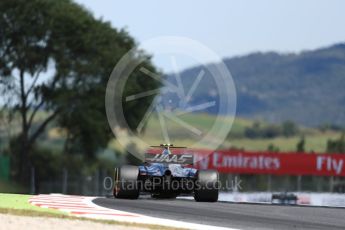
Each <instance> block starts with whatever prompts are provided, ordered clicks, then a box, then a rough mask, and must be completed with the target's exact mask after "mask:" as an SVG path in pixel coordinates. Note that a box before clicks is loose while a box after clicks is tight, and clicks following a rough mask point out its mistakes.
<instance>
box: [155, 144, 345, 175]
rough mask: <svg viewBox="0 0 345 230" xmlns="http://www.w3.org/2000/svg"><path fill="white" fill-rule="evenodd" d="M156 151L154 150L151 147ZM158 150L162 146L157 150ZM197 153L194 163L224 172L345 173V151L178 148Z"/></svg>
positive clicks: (275, 173) (202, 167)
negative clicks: (252, 150)
mask: <svg viewBox="0 0 345 230" xmlns="http://www.w3.org/2000/svg"><path fill="white" fill-rule="evenodd" d="M151 152H152V151H151ZM153 152H154V153H158V150H153ZM174 153H176V154H190V153H192V154H193V155H194V167H196V168H199V169H216V170H218V171H219V172H221V173H238V174H272V175H315V176H345V165H344V161H345V154H317V153H271V152H245V151H239V150H219V151H212V152H210V151H207V150H188V149H185V150H176V151H174Z"/></svg>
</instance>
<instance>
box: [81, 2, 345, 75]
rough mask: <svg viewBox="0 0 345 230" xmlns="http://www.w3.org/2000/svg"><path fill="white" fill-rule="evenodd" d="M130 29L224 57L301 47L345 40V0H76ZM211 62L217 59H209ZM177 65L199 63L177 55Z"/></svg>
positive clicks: (139, 36) (141, 37)
mask: <svg viewBox="0 0 345 230" xmlns="http://www.w3.org/2000/svg"><path fill="white" fill-rule="evenodd" d="M76 2H78V3H80V4H82V5H84V6H85V7H86V8H87V9H89V10H90V11H91V12H93V13H94V15H95V16H96V18H100V17H102V18H103V20H105V21H110V22H111V24H112V26H113V27H116V28H126V29H127V31H128V32H129V33H130V35H131V36H133V37H134V38H135V39H136V41H137V42H138V43H139V44H142V43H145V41H147V40H148V39H152V38H155V37H159V36H182V37H187V38H189V39H193V40H195V41H197V42H199V43H201V44H203V45H204V46H206V47H208V48H209V49H210V50H212V51H214V52H215V53H216V54H217V55H218V56H220V57H223V58H224V57H233V56H240V55H245V54H248V53H251V52H257V51H260V52H266V51H277V52H281V53H286V52H301V51H304V50H311V49H316V48H320V47H325V46H329V45H332V44H335V43H340V42H345V29H344V28H345V1H342V0H284V1H283V0H257V1H249V0H238V1H232V0H217V1H211V0H188V1H186V0H174V1H159V0H144V1H140V0H136V1H135V0H122V1H118V0H115V1H110V0H76ZM146 51H147V52H148V53H150V54H152V55H153V57H154V59H153V61H154V62H155V64H156V65H158V66H159V67H160V68H161V69H162V70H163V71H172V70H173V69H174V68H173V67H171V63H169V62H168V61H162V60H161V59H162V57H160V55H159V54H157V52H158V51H157V50H154V49H152V50H146ZM210 61H213V60H210ZM177 64H178V65H177V66H176V65H175V68H177V69H178V70H182V69H184V68H186V67H189V66H192V65H194V64H195V63H194V62H193V61H191V60H188V58H182V57H181V58H179V59H178V60H177Z"/></svg>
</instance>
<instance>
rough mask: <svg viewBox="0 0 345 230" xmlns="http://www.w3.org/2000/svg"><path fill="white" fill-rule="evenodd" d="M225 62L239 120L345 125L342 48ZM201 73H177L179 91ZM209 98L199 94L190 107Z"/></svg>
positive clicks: (259, 55) (258, 55)
mask: <svg viewBox="0 0 345 230" xmlns="http://www.w3.org/2000/svg"><path fill="white" fill-rule="evenodd" d="M224 62H225V64H226V65H227V67H228V69H229V70H230V71H231V73H232V76H233V79H234V82H235V86H236V90H237V115H238V116H240V117H247V118H255V119H264V120H266V121H268V122H282V121H285V120H292V121H295V122H297V123H299V124H303V125H307V126H318V125H320V124H325V123H329V124H337V125H341V126H344V125H345V123H344V120H345V90H344V86H345V44H338V45H334V46H331V47H327V48H322V49H317V50H313V51H305V52H301V53H298V54H279V53H275V52H269V53H253V54H249V55H246V56H241V57H234V58H227V59H224ZM200 70H201V67H200V66H197V67H194V68H190V69H187V70H185V71H182V72H181V73H180V74H181V78H182V81H183V83H184V85H185V86H187V87H189V86H190V85H191V84H192V82H193V81H194V80H195V77H196V76H197V74H198V73H199V72H200ZM206 75H208V76H210V74H209V73H208V72H206ZM194 76H195V77H194ZM170 79H172V78H171V76H170ZM212 84H213V85H214V82H212V81H211V80H210V81H209V82H208V83H206V85H208V86H209V85H212ZM208 96H209V94H208V92H206V91H205V92H204V93H199V94H198V95H195V97H194V100H193V103H195V104H198V103H201V102H203V101H205V100H207V97H208ZM213 111H215V110H213ZM209 112H211V113H212V111H209Z"/></svg>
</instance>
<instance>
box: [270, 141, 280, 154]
mask: <svg viewBox="0 0 345 230" xmlns="http://www.w3.org/2000/svg"><path fill="white" fill-rule="evenodd" d="M267 151H268V152H279V151H280V149H279V147H277V146H275V145H274V144H272V143H271V144H269V145H268V146H267Z"/></svg>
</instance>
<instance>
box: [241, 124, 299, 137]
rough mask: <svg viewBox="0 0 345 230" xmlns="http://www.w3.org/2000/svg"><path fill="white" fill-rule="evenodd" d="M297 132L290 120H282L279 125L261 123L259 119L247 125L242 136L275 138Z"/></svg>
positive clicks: (292, 134) (289, 135)
mask: <svg viewBox="0 0 345 230" xmlns="http://www.w3.org/2000/svg"><path fill="white" fill-rule="evenodd" d="M298 133H299V130H298V127H297V125H296V124H295V123H293V122H291V121H286V122H283V123H282V124H281V125H276V124H265V125H263V124H261V123H260V122H259V121H256V122H254V123H253V125H252V127H247V128H246V129H245V131H244V136H245V137H247V138H253V139H254V138H275V137H278V136H285V137H291V136H294V135H296V134H298Z"/></svg>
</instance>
